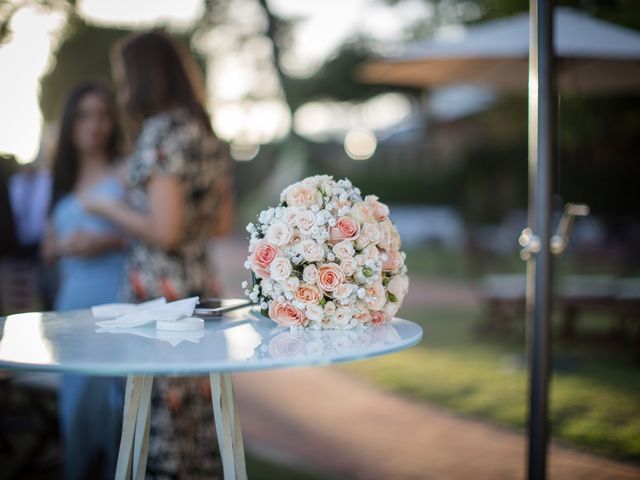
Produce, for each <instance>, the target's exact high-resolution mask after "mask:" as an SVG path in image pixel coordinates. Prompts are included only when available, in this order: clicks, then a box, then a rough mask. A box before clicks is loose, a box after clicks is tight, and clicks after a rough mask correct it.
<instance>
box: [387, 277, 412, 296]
mask: <svg viewBox="0 0 640 480" xmlns="http://www.w3.org/2000/svg"><path fill="white" fill-rule="evenodd" d="M387 291H388V292H389V293H390V294H392V295H393V296H394V297H396V298H397V299H398V302H402V300H403V299H404V297H405V296H406V295H407V292H408V291H409V277H407V276H406V275H396V276H395V277H393V278H392V279H391V280H389V283H388V284H387Z"/></svg>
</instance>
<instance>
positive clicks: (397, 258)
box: [382, 250, 402, 272]
mask: <svg viewBox="0 0 640 480" xmlns="http://www.w3.org/2000/svg"><path fill="white" fill-rule="evenodd" d="M385 253H386V254H387V259H386V260H385V261H384V262H383V263H382V271H383V272H397V271H398V270H400V268H401V267H402V255H400V251H399V250H390V251H388V252H385Z"/></svg>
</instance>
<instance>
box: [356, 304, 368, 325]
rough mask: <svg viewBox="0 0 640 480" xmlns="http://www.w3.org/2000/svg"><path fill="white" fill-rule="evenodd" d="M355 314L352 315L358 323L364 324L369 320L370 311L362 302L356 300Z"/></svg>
mask: <svg viewBox="0 0 640 480" xmlns="http://www.w3.org/2000/svg"><path fill="white" fill-rule="evenodd" d="M356 309H357V310H356V314H355V315H354V316H353V318H355V319H356V320H357V321H358V323H359V324H361V325H364V324H367V323H369V322H370V321H371V312H370V311H369V309H368V308H367V306H366V305H364V304H363V303H360V302H358V304H357V305H356Z"/></svg>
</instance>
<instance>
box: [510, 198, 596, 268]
mask: <svg viewBox="0 0 640 480" xmlns="http://www.w3.org/2000/svg"><path fill="white" fill-rule="evenodd" d="M589 213H590V210H589V206H588V205H582V204H576V203H567V204H566V205H565V206H564V212H563V213H562V218H561V219H560V223H559V224H558V229H557V230H556V233H555V234H554V235H553V236H552V237H551V244H550V249H551V253H553V254H554V255H562V254H563V253H564V251H565V250H566V248H567V246H568V245H569V240H570V238H571V231H572V229H573V223H574V221H575V218H576V217H585V216H587V215H589ZM518 243H519V244H520V246H521V247H522V250H520V258H521V259H522V260H524V261H527V260H529V259H530V258H531V257H532V256H533V255H535V254H536V253H538V252H539V251H540V247H541V245H540V237H538V236H537V235H536V234H535V233H534V231H533V229H532V228H531V227H527V228H525V229H524V230H522V233H521V234H520V236H519V237H518Z"/></svg>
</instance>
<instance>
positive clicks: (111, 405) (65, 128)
mask: <svg viewBox="0 0 640 480" xmlns="http://www.w3.org/2000/svg"><path fill="white" fill-rule="evenodd" d="M116 118H117V117H116V106H115V101H114V99H113V96H112V95H111V94H110V92H109V91H108V90H107V89H106V88H105V87H103V86H102V85H100V84H94V83H87V84H83V85H80V86H78V87H76V88H75V89H74V90H73V91H72V92H71V94H70V95H69V97H68V99H67V101H66V103H65V106H64V110H63V114H62V118H61V121H60V131H59V135H58V139H57V144H56V146H55V151H54V153H53V188H52V195H51V207H50V216H49V223H48V227H47V233H46V236H45V240H44V242H43V249H42V253H43V256H44V258H45V259H46V261H48V262H49V263H54V262H56V263H57V264H58V271H59V289H58V292H57V294H56V297H55V305H54V307H55V309H56V310H74V309H80V308H88V307H91V306H93V305H96V304H101V303H110V302H116V301H118V300H119V299H120V297H121V291H122V284H123V278H124V261H125V250H124V249H125V237H124V235H123V233H122V232H121V231H120V230H119V229H118V228H117V227H116V226H115V225H114V224H113V223H111V222H110V221H108V220H106V219H105V218H102V217H99V216H96V215H93V214H91V213H89V212H87V211H86V210H85V209H84V208H83V206H82V203H81V201H80V199H81V198H85V197H86V198H99V199H110V200H114V201H116V200H121V199H122V198H124V193H125V192H124V187H123V185H122V183H121V182H120V180H119V178H118V174H117V166H116V164H117V161H118V159H119V158H120V157H119V156H120V154H121V151H120V149H121V146H122V145H121V135H120V130H119V128H118V124H117V120H116ZM122 397H123V387H122V380H121V379H119V378H107V377H86V376H82V375H63V377H62V382H61V388H60V393H59V402H60V423H61V433H62V440H63V446H64V467H65V478H68V479H81V478H98V477H100V478H113V476H114V475H115V467H116V463H117V451H118V443H119V440H120V429H121V423H122V409H123V398H122ZM96 469H97V470H96Z"/></svg>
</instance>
